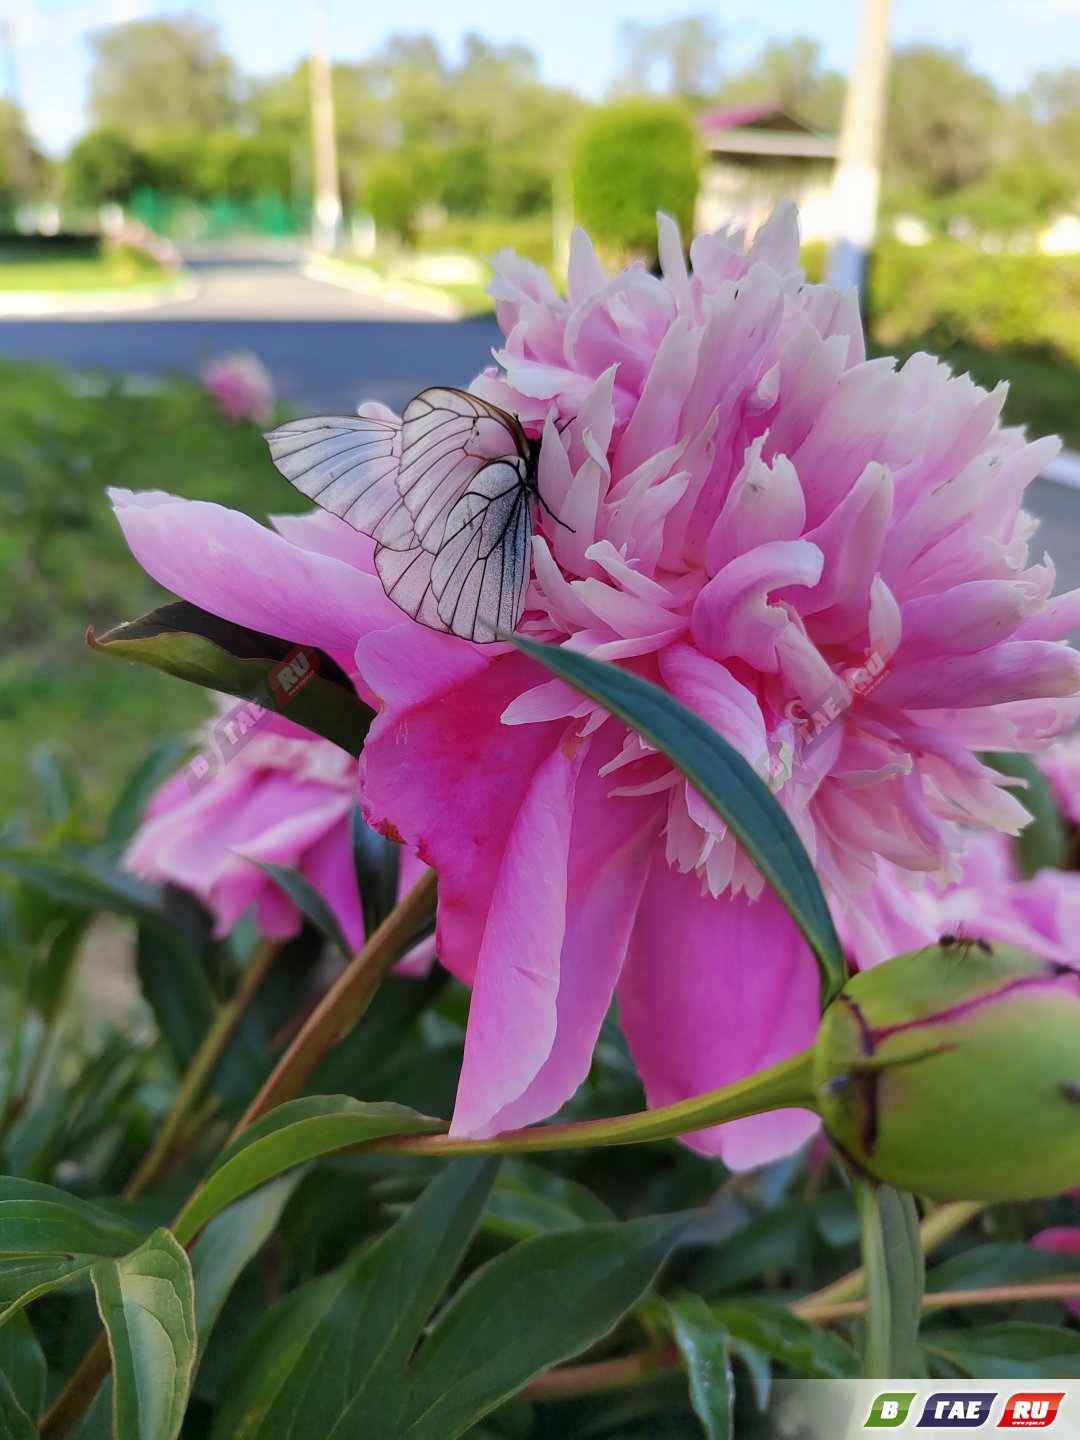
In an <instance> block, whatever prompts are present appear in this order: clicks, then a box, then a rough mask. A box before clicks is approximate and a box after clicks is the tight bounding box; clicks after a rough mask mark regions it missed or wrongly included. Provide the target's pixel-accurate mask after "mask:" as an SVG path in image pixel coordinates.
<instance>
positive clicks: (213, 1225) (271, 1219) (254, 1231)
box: [191, 1169, 304, 1353]
mask: <svg viewBox="0 0 1080 1440" xmlns="http://www.w3.org/2000/svg"><path fill="white" fill-rule="evenodd" d="M303 1178H304V1171H303V1170H302V1169H300V1170H294V1171H293V1172H292V1173H291V1174H289V1175H283V1176H282V1177H281V1179H280V1180H275V1181H274V1182H273V1183H272V1184H270V1185H264V1186H263V1187H262V1188H261V1189H259V1190H256V1191H254V1192H253V1193H252V1194H250V1195H245V1197H244V1198H243V1199H242V1200H238V1201H237V1202H236V1204H235V1205H230V1206H229V1207H228V1208H227V1209H226V1210H222V1211H221V1213H220V1214H218V1215H215V1216H214V1218H213V1220H211V1221H210V1223H209V1224H208V1225H207V1226H206V1228H205V1229H204V1230H203V1232H202V1234H201V1235H200V1236H199V1238H198V1239H197V1240H196V1241H195V1244H194V1245H193V1246H192V1247H191V1269H192V1272H193V1274H194V1277H195V1329H196V1331H197V1333H198V1336H199V1345H200V1347H201V1348H202V1350H203V1352H204V1353H205V1350H206V1342H207V1340H208V1339H209V1336H210V1332H211V1330H212V1329H213V1328H214V1323H215V1321H216V1320H217V1317H218V1316H219V1315H220V1313H221V1307H222V1306H223V1305H224V1304H225V1301H226V1300H227V1299H228V1297H229V1292H230V1290H231V1289H232V1287H233V1285H234V1284H235V1283H236V1280H237V1278H238V1277H239V1275H240V1272H241V1271H242V1270H243V1268H244V1266H245V1265H246V1264H247V1263H248V1261H249V1260H250V1259H251V1257H252V1256H253V1255H255V1254H256V1253H257V1252H258V1251H259V1250H261V1249H262V1247H263V1245H265V1244H266V1242H267V1240H268V1239H269V1238H270V1236H271V1235H272V1234H273V1231H274V1227H275V1226H276V1225H277V1222H278V1220H279V1219H280V1218H281V1212H282V1210H284V1208H285V1206H286V1204H287V1203H288V1201H289V1198H290V1196H291V1195H292V1193H293V1191H294V1190H295V1189H296V1187H297V1185H299V1183H300V1181H301V1180H302V1179H303Z"/></svg>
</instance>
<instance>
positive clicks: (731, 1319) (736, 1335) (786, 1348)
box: [713, 1300, 859, 1380]
mask: <svg viewBox="0 0 1080 1440" xmlns="http://www.w3.org/2000/svg"><path fill="white" fill-rule="evenodd" d="M713 1314H714V1315H715V1317H716V1321H717V1324H719V1325H721V1326H723V1328H724V1329H725V1330H727V1331H728V1333H729V1334H730V1335H731V1337H732V1339H733V1340H738V1341H741V1342H742V1343H744V1344H746V1345H752V1346H753V1347H754V1349H755V1350H760V1351H761V1352H762V1353H763V1354H765V1355H770V1356H771V1357H772V1358H773V1360H776V1361H778V1362H779V1363H780V1364H782V1365H786V1366H787V1368H788V1369H789V1370H791V1371H792V1372H793V1373H794V1374H795V1375H796V1376H798V1377H799V1378H800V1379H804V1380H853V1379H855V1378H856V1376H857V1375H858V1373H859V1361H858V1357H857V1356H856V1354H855V1352H854V1350H852V1349H851V1347H850V1346H849V1345H846V1344H845V1343H844V1341H843V1340H841V1339H840V1338H839V1337H838V1336H836V1335H830V1334H829V1333H828V1331H826V1330H819V1329H818V1328H817V1326H816V1325H811V1324H810V1322H809V1320H803V1319H801V1318H800V1316H798V1315H793V1314H792V1312H791V1311H790V1310H789V1309H788V1308H787V1307H786V1306H784V1305H776V1304H774V1303H773V1302H772V1301H770V1300H729V1301H725V1302H724V1303H723V1304H721V1305H714V1306H713Z"/></svg>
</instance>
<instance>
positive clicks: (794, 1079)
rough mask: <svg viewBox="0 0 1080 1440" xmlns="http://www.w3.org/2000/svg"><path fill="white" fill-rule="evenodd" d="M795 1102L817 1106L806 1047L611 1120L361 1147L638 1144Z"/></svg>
mask: <svg viewBox="0 0 1080 1440" xmlns="http://www.w3.org/2000/svg"><path fill="white" fill-rule="evenodd" d="M791 1107H795V1108H798V1109H802V1110H815V1109H816V1108H817V1104H816V1101H815V1099H814V1085H813V1071H812V1065H811V1052H810V1051H809V1050H804V1051H803V1052H802V1053H801V1054H799V1055H794V1056H792V1058H791V1059H790V1060H782V1061H781V1062H780V1063H779V1064H778V1065H772V1066H770V1067H769V1069H768V1070H759V1071H758V1073H757V1074H756V1075H751V1076H749V1077H748V1078H747V1079H746V1080H739V1081H736V1083H735V1084H734V1085H725V1086H723V1087H722V1088H721V1089H719V1090H710V1091H709V1092H708V1093H707V1094H705V1095H695V1096H694V1098H693V1099H692V1100H680V1101H679V1102H678V1103H677V1104H675V1105H661V1106H659V1107H658V1108H657V1109H656V1110H641V1111H638V1112H637V1113H636V1114H633V1115H616V1116H614V1117H613V1118H611V1119H609V1120H583V1121H580V1122H579V1123H577V1124H573V1125H540V1126H533V1127H530V1128H529V1129H525V1130H504V1131H503V1132H502V1134H501V1135H494V1136H492V1138H491V1139H490V1140H465V1139H459V1138H458V1137H457V1136H456V1135H403V1136H400V1137H399V1138H397V1139H395V1138H393V1137H390V1138H389V1139H386V1140H376V1141H373V1142H371V1143H370V1144H368V1145H364V1146H361V1147H358V1148H361V1149H363V1150H366V1151H378V1152H379V1153H380V1154H389V1155H431V1156H438V1155H445V1156H454V1155H502V1154H509V1153H513V1154H517V1153H521V1152H523V1151H530V1150H532V1151H535V1150H584V1149H587V1148H589V1147H591V1146H594V1145H637V1144H640V1143H641V1142H642V1141H645V1140H669V1139H673V1138H674V1137H675V1136H676V1135H686V1134H688V1133H689V1132H690V1131H691V1130H705V1129H708V1127H709V1126H711V1125H722V1124H725V1123H727V1122H728V1121H731V1120H744V1119H745V1118H746V1117H747V1116H748V1115H761V1114H764V1113H765V1112H766V1111H768V1110H786V1109H789V1108H791Z"/></svg>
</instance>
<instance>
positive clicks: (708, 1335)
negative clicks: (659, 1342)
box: [667, 1295, 735, 1440]
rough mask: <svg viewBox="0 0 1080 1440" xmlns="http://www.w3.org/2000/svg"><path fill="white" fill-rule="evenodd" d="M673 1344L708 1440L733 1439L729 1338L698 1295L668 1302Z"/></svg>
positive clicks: (733, 1391) (733, 1392)
mask: <svg viewBox="0 0 1080 1440" xmlns="http://www.w3.org/2000/svg"><path fill="white" fill-rule="evenodd" d="M667 1308H668V1315H669V1317H670V1319H671V1328H672V1330H673V1332H674V1335H675V1341H676V1344H677V1345H678V1347H679V1352H680V1354H681V1355H682V1358H683V1362H684V1364H685V1365H686V1372H687V1375H688V1376H689V1379H690V1402H691V1404H692V1405H693V1407H694V1414H695V1415H696V1416H697V1417H698V1419H699V1420H700V1421H701V1428H702V1430H704V1432H705V1434H706V1435H707V1436H708V1440H732V1437H733V1436H734V1434H735V1429H734V1425H735V1413H734V1407H735V1380H734V1376H733V1375H732V1373H731V1337H730V1336H729V1335H728V1333H727V1331H726V1330H725V1329H724V1328H723V1326H722V1325H718V1324H717V1321H716V1317H715V1316H714V1315H713V1313H712V1311H711V1310H710V1309H709V1307H708V1305H706V1303H705V1301H704V1300H703V1299H702V1298H701V1296H700V1295H680V1296H678V1297H677V1298H676V1299H675V1300H669V1301H668V1305H667Z"/></svg>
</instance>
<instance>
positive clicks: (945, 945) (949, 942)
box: [938, 931, 994, 955]
mask: <svg viewBox="0 0 1080 1440" xmlns="http://www.w3.org/2000/svg"><path fill="white" fill-rule="evenodd" d="M938 944H939V945H940V946H941V948H942V949H943V950H951V949H952V947H953V946H954V945H961V946H963V947H964V949H965V950H970V948H971V947H972V945H974V946H976V947H977V948H978V949H979V950H981V951H982V953H983V954H984V955H992V954H993V953H994V950H993V946H992V945H991V944H990V941H989V940H984V939H983V938H982V936H981V935H971V936H968V935H954V934H952V932H951V931H946V933H945V934H944V935H939V936H938Z"/></svg>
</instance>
